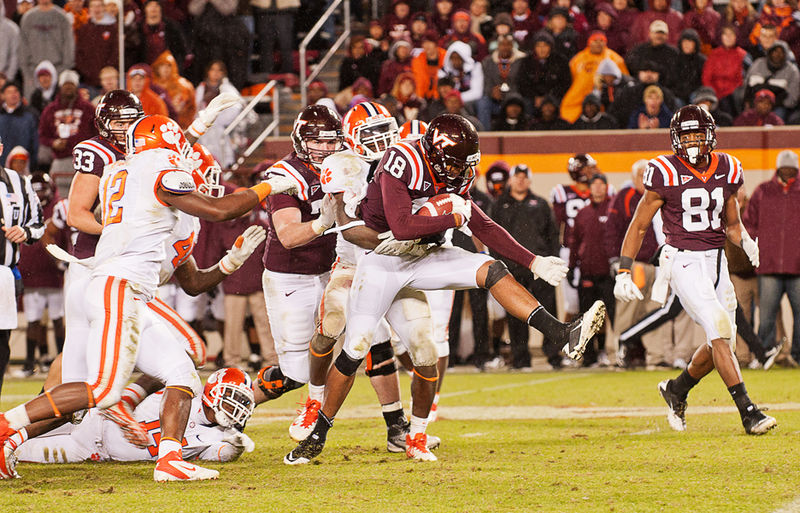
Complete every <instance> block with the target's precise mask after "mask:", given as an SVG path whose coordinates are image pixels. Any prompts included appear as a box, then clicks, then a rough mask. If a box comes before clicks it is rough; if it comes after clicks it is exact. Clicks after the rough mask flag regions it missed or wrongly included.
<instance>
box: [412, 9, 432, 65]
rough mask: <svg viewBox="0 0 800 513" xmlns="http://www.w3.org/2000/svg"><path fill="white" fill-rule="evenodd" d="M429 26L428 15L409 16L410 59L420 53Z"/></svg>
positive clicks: (421, 13)
mask: <svg viewBox="0 0 800 513" xmlns="http://www.w3.org/2000/svg"><path fill="white" fill-rule="evenodd" d="M429 26H430V24H429V23H428V15H427V14H425V13H424V12H418V13H416V14H414V15H413V16H411V57H416V56H417V55H419V54H421V53H422V51H423V50H422V43H423V42H424V41H425V34H426V33H427V32H428V28H429Z"/></svg>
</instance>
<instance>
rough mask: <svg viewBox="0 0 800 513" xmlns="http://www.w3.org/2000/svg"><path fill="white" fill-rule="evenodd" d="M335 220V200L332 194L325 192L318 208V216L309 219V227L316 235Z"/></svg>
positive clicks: (320, 233)
mask: <svg viewBox="0 0 800 513" xmlns="http://www.w3.org/2000/svg"><path fill="white" fill-rule="evenodd" d="M335 222H336V200H335V199H333V195H332V194H326V195H325V197H324V198H323V200H322V205H321V206H320V208H319V217H318V218H316V219H314V220H313V221H311V229H312V230H314V233H316V234H317V235H322V232H324V231H325V230H327V229H328V228H330V227H331V226H333V223H335Z"/></svg>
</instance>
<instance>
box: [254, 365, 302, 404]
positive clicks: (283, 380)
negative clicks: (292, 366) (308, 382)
mask: <svg viewBox="0 0 800 513" xmlns="http://www.w3.org/2000/svg"><path fill="white" fill-rule="evenodd" d="M256 385H257V386H258V388H259V389H261V391H262V392H264V395H266V396H267V398H268V399H277V398H278V397H280V396H282V395H283V394H285V393H286V392H289V391H291V390H294V389H296V388H300V387H301V386H303V383H300V382H299V381H295V380H293V379H292V378H287V377H286V376H284V375H283V372H281V368H280V367H278V366H277V365H267V366H266V367H264V368H263V369H261V370H260V371H259V372H258V377H256Z"/></svg>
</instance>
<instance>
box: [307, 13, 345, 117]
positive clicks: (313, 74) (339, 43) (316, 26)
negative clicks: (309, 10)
mask: <svg viewBox="0 0 800 513" xmlns="http://www.w3.org/2000/svg"><path fill="white" fill-rule="evenodd" d="M339 5H342V6H343V12H342V17H343V18H344V20H343V21H344V30H342V34H341V35H340V36H339V37H338V39H336V42H334V43H333V46H331V47H330V49H328V52H327V53H326V54H325V56H324V57H323V58H322V60H320V61H319V63H317V65H316V66H315V67H314V69H313V70H312V71H311V73H309V72H308V62H307V61H306V49H307V48H308V45H309V43H310V42H311V40H312V39H314V36H316V35H317V33H318V32H319V31H320V29H321V28H322V26H323V25H324V24H325V22H326V21H328V18H330V17H331V16H333V13H334V11H336V9H337V8H338V7H339ZM348 37H350V2H349V0H334V2H333V3H331V5H330V6H329V7H328V8H327V9H326V10H325V12H324V13H323V14H322V16H320V18H319V20H317V22H316V23H315V24H314V26H313V27H311V30H309V31H308V34H306V37H304V38H303V41H302V42H301V43H300V99H301V101H302V102H303V107H305V106H306V103H307V102H308V92H307V89H308V86H309V84H311V82H313V81H314V79H315V78H317V75H319V73H320V71H322V69H323V68H324V67H325V65H326V64H327V63H328V61H329V60H330V59H331V57H333V55H334V54H335V53H336V50H338V49H339V47H340V46H342V45H343V44H344V42H345V41H346V40H347V38H348Z"/></svg>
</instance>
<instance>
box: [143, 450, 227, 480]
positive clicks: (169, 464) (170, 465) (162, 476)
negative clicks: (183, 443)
mask: <svg viewBox="0 0 800 513" xmlns="http://www.w3.org/2000/svg"><path fill="white" fill-rule="evenodd" d="M218 477H219V472H218V471H216V470H211V469H208V468H203V467H200V466H198V465H195V464H194V463H189V462H187V461H184V460H183V457H182V456H181V453H180V452H179V451H170V452H168V453H167V454H166V455H164V456H163V457H161V458H158V461H157V462H156V468H155V470H153V479H155V480H156V481H157V482H159V483H163V482H165V481H202V480H205V479H216V478H218Z"/></svg>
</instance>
